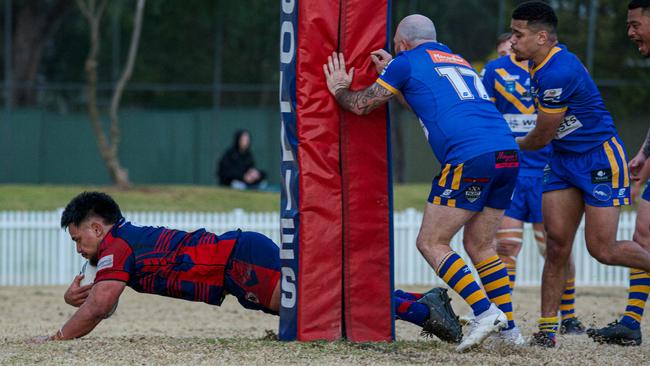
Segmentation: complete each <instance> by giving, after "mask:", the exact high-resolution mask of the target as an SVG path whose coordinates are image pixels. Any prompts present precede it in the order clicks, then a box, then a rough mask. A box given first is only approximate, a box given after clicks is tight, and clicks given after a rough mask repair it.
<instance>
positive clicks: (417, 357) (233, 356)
mask: <svg viewBox="0 0 650 366" xmlns="http://www.w3.org/2000/svg"><path fill="white" fill-rule="evenodd" d="M64 290H65V288H64V287H4V288H3V287H0V314H1V316H0V364H1V365H33V364H39V365H102V366H106V365H214V364H227V365H250V364H253V365H296V364H309V365H414V364H416V365H425V364H426V365H527V366H531V365H562V366H567V365H635V366H637V365H644V364H648V363H650V349H649V348H648V347H647V345H642V346H641V347H633V348H623V347H620V346H612V345H606V346H605V345H598V344H596V343H594V342H592V341H591V340H590V339H589V338H587V337H586V336H584V335H582V336H562V337H559V346H558V347H557V348H555V349H540V348H531V347H522V348H512V347H504V346H502V345H498V344H495V342H494V341H492V340H488V341H486V344H485V346H484V347H483V348H480V349H477V350H475V351H472V352H469V353H466V354H457V353H456V352H455V351H454V347H453V346H452V345H449V344H446V343H441V342H439V341H438V340H436V339H424V338H421V337H419V328H418V327H416V326H414V325H411V324H408V323H404V322H401V321H397V322H396V325H397V326H396V330H397V342H394V343H362V344H354V343H349V342H343V341H336V342H311V343H300V342H289V343H286V342H279V341H276V340H273V339H272V338H273V337H272V335H274V334H275V333H276V332H277V328H278V319H277V318H276V317H274V316H272V315H267V314H263V313H261V312H254V311H249V310H245V309H243V308H241V307H240V306H239V304H238V303H237V302H236V301H235V300H234V299H233V298H227V299H226V302H225V303H224V305H223V306H222V307H216V306H210V305H206V304H202V303H193V302H189V301H183V300H177V299H170V298H164V297H160V296H154V295H144V294H138V293H136V292H134V291H132V290H130V289H128V288H127V290H126V291H125V293H124V294H123V295H122V297H121V299H120V304H119V307H118V309H117V312H116V313H115V314H114V315H113V316H112V317H111V318H109V319H107V320H105V321H103V322H102V323H101V324H100V325H99V326H98V327H97V328H96V329H95V331H93V332H92V333H90V334H89V335H88V336H86V337H84V338H81V339H78V340H73V341H65V342H50V343H46V344H42V345H36V344H30V343H28V342H27V341H26V340H27V339H29V338H30V337H33V336H36V335H43V334H50V333H54V332H55V331H56V330H57V329H59V327H60V326H61V325H62V324H63V323H64V322H65V321H66V320H67V319H68V318H69V317H70V315H71V314H72V313H73V311H74V308H72V307H70V306H68V305H66V304H65V303H64V302H63V298H62V295H63V292H64ZM412 290H425V289H418V288H412ZM453 299H454V300H453V305H454V307H455V308H456V311H457V312H459V313H464V312H465V311H467V309H468V308H467V307H466V306H465V305H464V304H463V303H462V302H461V300H460V299H459V298H458V297H457V296H455V294H454V295H453ZM624 300H625V289H622V288H616V289H603V288H578V289H577V313H578V315H579V316H580V317H581V318H582V319H583V321H584V322H585V323H586V324H587V325H598V326H601V325H604V324H606V323H607V322H609V321H612V320H613V319H614V318H615V317H616V316H617V314H618V312H620V311H621V310H622V309H623V307H624V303H625V301H624ZM514 304H515V306H514V309H515V316H516V319H517V321H518V322H519V325H520V327H521V328H522V330H523V332H524V335H525V336H530V334H531V333H532V332H533V331H534V329H535V326H534V324H535V321H536V319H537V311H538V308H539V289H537V288H518V289H516V290H515V295H514ZM646 324H647V322H646ZM643 330H644V332H645V333H646V334H648V333H647V332H648V331H649V327H648V326H647V325H645V324H644V326H643Z"/></svg>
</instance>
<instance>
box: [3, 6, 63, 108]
mask: <svg viewBox="0 0 650 366" xmlns="http://www.w3.org/2000/svg"><path fill="white" fill-rule="evenodd" d="M71 5H73V2H72V1H70V0H56V1H44V0H30V1H21V2H19V3H18V4H17V6H16V28H15V31H14V38H13V44H14V47H13V62H12V65H13V69H14V70H13V78H14V79H15V80H16V82H17V83H18V84H19V87H17V88H15V89H14V92H13V93H14V96H13V100H14V102H15V103H16V104H17V105H32V104H34V103H35V102H36V91H35V89H34V88H33V85H34V81H35V80H36V76H37V75H38V70H39V67H40V65H41V60H42V59H43V49H44V48H45V45H46V44H47V42H48V41H49V40H50V39H51V38H52V36H53V35H54V33H55V32H56V30H57V29H58V27H59V25H60V24H61V21H62V20H63V19H64V17H65V15H66V14H67V12H68V10H69V9H70V8H72V6H71Z"/></svg>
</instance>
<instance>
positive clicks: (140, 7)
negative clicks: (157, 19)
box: [109, 0, 145, 154]
mask: <svg viewBox="0 0 650 366" xmlns="http://www.w3.org/2000/svg"><path fill="white" fill-rule="evenodd" d="M144 5H145V0H138V3H137V4H136V10H135V17H134V19H133V23H134V24H133V33H132V34H131V45H130V47H129V54H128V56H127V59H126V66H125V68H124V71H123V72H122V76H121V77H120V79H119V80H118V82H117V85H116V86H115V91H114V92H113V98H112V99H111V107H110V111H109V113H110V116H111V150H112V151H113V153H114V154H116V153H117V148H118V146H119V143H120V124H119V119H118V117H117V111H118V109H119V107H120V101H121V100H122V95H123V94H124V88H125V87H126V83H127V82H128V81H129V80H130V79H131V75H132V74H133V65H134V64H135V58H136V56H137V54H138V45H139V42H140V33H141V31H142V16H143V13H144Z"/></svg>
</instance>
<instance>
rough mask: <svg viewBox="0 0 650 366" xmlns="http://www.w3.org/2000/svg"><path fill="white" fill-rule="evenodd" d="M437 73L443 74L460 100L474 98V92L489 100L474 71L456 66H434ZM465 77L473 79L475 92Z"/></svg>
mask: <svg viewBox="0 0 650 366" xmlns="http://www.w3.org/2000/svg"><path fill="white" fill-rule="evenodd" d="M436 71H437V72H438V75H440V76H444V77H445V78H446V79H447V80H449V82H450V83H451V85H452V86H453V87H454V89H455V90H456V94H458V97H459V98H460V99H461V100H468V99H476V97H475V94H478V96H479V97H480V98H481V99H485V100H490V96H489V95H488V93H487V91H486V90H485V86H483V82H482V81H481V78H480V77H479V76H478V74H477V73H476V71H474V70H472V69H469V68H466V67H458V66H441V67H436ZM465 78H470V79H471V80H472V81H473V84H474V89H475V91H476V92H475V93H474V92H472V90H471V89H470V87H469V85H468V84H467V82H466V81H465Z"/></svg>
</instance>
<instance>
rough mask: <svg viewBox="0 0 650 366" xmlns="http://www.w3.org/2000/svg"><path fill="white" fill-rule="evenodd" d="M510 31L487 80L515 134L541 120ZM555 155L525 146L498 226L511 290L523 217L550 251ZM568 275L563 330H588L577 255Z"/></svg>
mask: <svg viewBox="0 0 650 366" xmlns="http://www.w3.org/2000/svg"><path fill="white" fill-rule="evenodd" d="M510 37H511V34H510V33H505V34H502V35H501V36H499V38H498V40H497V45H496V46H497V52H498V53H500V54H502V57H499V58H497V59H496V60H493V61H491V62H489V63H488V64H487V65H485V68H484V69H483V72H482V79H483V84H484V85H485V89H486V90H487V92H488V94H489V95H490V98H491V99H492V101H493V102H494V104H495V106H496V107H497V110H498V111H499V112H501V113H503V117H504V118H505V120H506V122H508V125H509V126H510V129H511V130H512V132H513V133H514V134H515V136H517V137H520V136H525V135H526V134H527V133H528V132H530V131H531V130H532V129H533V128H534V127H535V123H536V120H537V114H535V106H534V104H533V98H532V96H531V94H530V71H529V70H528V63H527V62H522V61H517V60H516V59H515V56H514V55H512V54H511V52H510V51H511V44H510ZM550 155H551V146H550V145H546V146H545V147H543V148H541V149H539V150H537V151H521V152H520V155H519V161H520V164H521V165H520V166H519V176H518V177H517V185H516V186H515V192H514V195H513V197H512V203H511V204H510V208H509V209H507V210H506V212H505V215H504V217H503V221H502V222H501V226H500V227H499V231H497V253H498V254H499V257H500V258H501V261H503V263H504V264H505V266H506V269H507V270H508V276H509V277H510V289H511V290H512V289H514V288H515V280H516V269H517V256H518V255H519V252H520V251H521V247H522V242H523V228H524V222H529V223H532V225H533V233H534V238H535V242H536V243H537V246H538V248H539V252H540V254H541V255H542V256H545V255H546V233H545V231H544V223H543V218H542V186H543V184H542V183H543V182H542V178H543V176H544V168H545V167H546V165H547V164H548V161H549V158H550ZM567 265H568V268H567V271H568V276H567V280H566V286H565V288H564V293H563V294H562V303H561V305H560V315H561V318H562V319H561V327H560V332H562V333H567V334H580V333H584V331H585V328H584V326H583V325H582V324H581V323H580V321H579V320H578V318H576V316H575V264H574V261H573V257H572V258H571V259H570V260H569V262H568V263H567Z"/></svg>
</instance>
